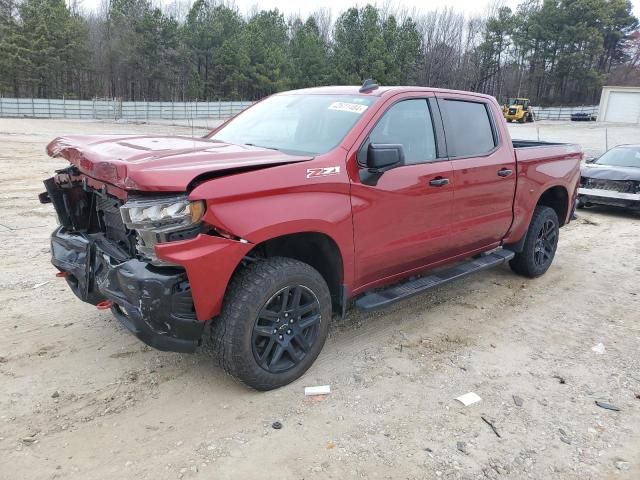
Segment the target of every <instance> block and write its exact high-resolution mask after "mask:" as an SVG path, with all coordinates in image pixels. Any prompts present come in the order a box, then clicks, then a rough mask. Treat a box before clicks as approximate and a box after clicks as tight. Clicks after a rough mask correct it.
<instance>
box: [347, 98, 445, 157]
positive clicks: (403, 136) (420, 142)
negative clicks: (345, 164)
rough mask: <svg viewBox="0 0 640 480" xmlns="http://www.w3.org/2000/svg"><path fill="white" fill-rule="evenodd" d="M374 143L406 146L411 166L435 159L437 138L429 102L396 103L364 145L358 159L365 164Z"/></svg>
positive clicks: (421, 100)
mask: <svg viewBox="0 0 640 480" xmlns="http://www.w3.org/2000/svg"><path fill="white" fill-rule="evenodd" d="M370 143H382V144H385V143H386V144H400V145H402V147H403V149H404V155H405V163H406V164H407V165H412V164H416V163H423V162H430V161H433V160H435V159H436V157H437V155H436V140H435V135H434V132H433V122H432V120H431V114H430V112H429V105H428V103H427V101H426V100H425V99H412V100H403V101H401V102H398V103H396V104H395V105H392V106H391V108H389V110H387V111H386V112H385V114H384V115H383V116H382V118H380V120H379V121H378V123H377V124H376V126H375V127H374V128H373V130H371V133H370V134H369V138H368V139H367V141H366V142H365V143H364V144H363V145H362V147H361V148H360V151H359V152H358V162H359V163H360V164H361V165H365V164H366V157H367V148H368V147H369V144H370Z"/></svg>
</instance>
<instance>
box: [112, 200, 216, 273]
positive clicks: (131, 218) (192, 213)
mask: <svg viewBox="0 0 640 480" xmlns="http://www.w3.org/2000/svg"><path fill="white" fill-rule="evenodd" d="M204 211H205V203H204V202H203V201H202V200H195V201H190V200H189V199H187V196H186V195H177V196H175V195H174V196H162V197H160V196H158V197H132V198H129V200H128V201H127V203H125V204H124V205H122V206H121V207H120V215H121V216H122V221H123V222H124V224H125V226H126V227H127V228H128V229H129V230H135V231H136V232H138V242H137V245H136V249H137V250H138V253H140V254H141V255H142V256H143V257H145V258H147V259H148V260H150V261H151V263H153V264H154V265H163V264H166V263H165V262H163V261H162V260H160V259H158V258H157V257H156V255H155V250H154V247H155V245H156V244H157V243H163V242H167V241H171V240H179V239H181V238H184V237H183V236H181V235H180V232H196V231H197V230H198V228H199V225H200V222H201V220H202V217H203V215H204Z"/></svg>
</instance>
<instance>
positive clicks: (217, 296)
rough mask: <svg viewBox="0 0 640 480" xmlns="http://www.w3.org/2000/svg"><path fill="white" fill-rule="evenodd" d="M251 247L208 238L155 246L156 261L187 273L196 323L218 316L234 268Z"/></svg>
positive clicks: (213, 237)
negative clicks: (157, 258) (176, 266)
mask: <svg viewBox="0 0 640 480" xmlns="http://www.w3.org/2000/svg"><path fill="white" fill-rule="evenodd" d="M252 247H253V245H251V244H246V243H241V242H236V241H234V240H228V239H226V238H221V237H215V236H210V235H198V236H197V237H196V238H194V239H191V240H183V241H179V242H170V243H163V244H159V245H156V254H157V255H158V257H159V258H161V259H163V260H167V261H169V262H173V263H176V264H178V265H182V266H183V267H184V268H185V270H186V271H187V277H188V279H189V284H190V285H191V294H192V296H193V303H194V306H195V309H196V315H197V317H198V320H202V321H206V320H209V319H211V318H213V317H214V316H216V315H218V314H219V313H220V309H221V308H222V299H223V297H224V293H225V291H226V288H227V284H228V283H229V280H230V279H231V275H232V274H233V272H234V270H235V268H236V266H237V265H238V264H239V263H240V261H241V260H242V258H243V257H244V256H245V255H246V254H247V252H249V250H251V248H252Z"/></svg>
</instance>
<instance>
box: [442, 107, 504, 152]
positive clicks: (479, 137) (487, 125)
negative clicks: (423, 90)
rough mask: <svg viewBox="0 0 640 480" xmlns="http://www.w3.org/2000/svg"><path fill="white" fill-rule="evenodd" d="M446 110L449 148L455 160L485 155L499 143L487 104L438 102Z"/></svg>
mask: <svg viewBox="0 0 640 480" xmlns="http://www.w3.org/2000/svg"><path fill="white" fill-rule="evenodd" d="M438 104H439V105H440V108H441V109H442V114H443V120H444V131H445V135H446V137H447V149H448V150H449V156H451V157H475V156H478V157H479V156H482V155H486V154H487V153H489V152H490V151H491V150H493V149H494V148H495V147H496V146H497V144H498V142H497V138H496V135H495V133H494V130H493V126H492V125H491V117H490V116H489V111H488V109H487V105H486V104H485V103H479V102H468V101H464V100H444V101H440V100H438Z"/></svg>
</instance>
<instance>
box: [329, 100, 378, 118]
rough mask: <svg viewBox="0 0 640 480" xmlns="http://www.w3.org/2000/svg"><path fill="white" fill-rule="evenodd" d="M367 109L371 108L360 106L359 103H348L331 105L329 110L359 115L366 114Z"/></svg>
mask: <svg viewBox="0 0 640 480" xmlns="http://www.w3.org/2000/svg"><path fill="white" fill-rule="evenodd" d="M367 108H369V107H368V106H367V105H360V104H358V103H347V102H333V103H332V104H331V105H329V110H338V111H340V112H351V113H357V114H358V115H360V114H361V113H362V112H364V111H365V110H366V109H367Z"/></svg>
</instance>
